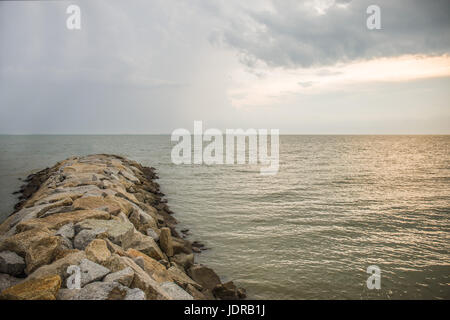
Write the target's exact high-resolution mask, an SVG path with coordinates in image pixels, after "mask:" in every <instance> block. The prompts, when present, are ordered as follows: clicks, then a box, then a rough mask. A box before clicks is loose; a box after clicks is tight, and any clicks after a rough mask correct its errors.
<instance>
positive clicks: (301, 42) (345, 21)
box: [214, 0, 450, 67]
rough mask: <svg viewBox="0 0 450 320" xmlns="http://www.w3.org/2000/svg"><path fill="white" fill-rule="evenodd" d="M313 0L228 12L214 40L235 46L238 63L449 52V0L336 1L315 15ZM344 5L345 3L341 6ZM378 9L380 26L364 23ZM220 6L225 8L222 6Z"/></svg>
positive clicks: (291, 62) (321, 62)
mask: <svg viewBox="0 0 450 320" xmlns="http://www.w3.org/2000/svg"><path fill="white" fill-rule="evenodd" d="M310 2H311V1H309V2H308V1H306V2H301V1H297V0H283V1H276V0H273V1H270V2H269V3H270V6H269V7H270V8H271V9H265V8H259V9H257V8H248V7H247V8H242V9H241V11H240V12H239V14H236V15H234V16H227V17H226V18H227V19H229V21H228V25H227V27H226V28H225V29H224V30H223V31H222V32H221V33H220V34H216V37H215V38H214V40H215V41H216V42H220V43H222V44H225V45H227V46H230V47H232V48H235V49H237V50H238V51H239V52H240V53H241V55H242V56H243V58H242V59H241V61H242V63H244V64H246V65H248V66H249V67H252V66H253V65H254V64H255V61H258V60H259V61H263V62H265V63H267V64H268V65H269V66H283V67H297V66H302V67H309V66H317V65H331V64H334V63H336V62H341V61H342V62H345V61H351V60H355V59H369V58H375V57H385V56H397V55H401V54H443V53H448V52H449V51H450V16H449V15H450V2H449V1H448V0H430V1H422V0H406V1H392V0H378V1H373V0H370V1H338V2H336V3H335V4H334V5H333V6H331V7H330V8H328V10H326V11H325V14H323V15H318V14H317V12H315V10H314V9H313V8H312V7H311V6H310V5H308V4H310ZM341 4H347V6H344V7H343V6H341ZM371 4H377V5H378V6H380V8H381V22H382V30H373V31H371V30H368V29H367V28H366V19H367V16H368V15H367V14H366V9H367V7H368V6H369V5H371ZM222 9H223V8H222Z"/></svg>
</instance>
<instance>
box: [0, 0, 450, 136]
mask: <svg viewBox="0 0 450 320" xmlns="http://www.w3.org/2000/svg"><path fill="white" fill-rule="evenodd" d="M69 4H77V5H78V6H79V7H80V8H81V30H68V29H67V28H66V19H67V18H68V16H69V15H68V14H67V13H66V8H67V6H68V5H69ZM371 4H377V5H378V6H379V7H380V8H381V30H368V29H367V27H366V19H367V17H368V14H367V13H366V9H367V7H368V6H369V5H371ZM449 15H450V2H449V1H447V0H442V1H440V0H430V1H423V0H403V1H400V0H398V1H392V0H377V1H372V0H371V1H349V0H348V1H347V0H337V1H333V0H328V1H327V0H322V1H319V0H310V1H309V0H308V1H298V0H279V1H272V0H257V1H238V0H216V1H206V0H205V1H200V0H193V1H192V0H189V1H188V0H184V1H183V0H181V1H170V0H169V1H168V0H156V1H143V0H142V1H141V0H133V1H122V0H104V1H103V0H94V1H70V2H66V1H1V2H0V133H1V134H153V133H171V132H172V131H173V130H174V129H176V128H187V129H189V130H191V131H192V127H193V122H194V120H202V121H203V123H204V127H205V128H213V127H215V128H219V129H222V130H223V129H225V128H278V129H280V133H282V134H283V133H285V134H288V133H298V134H365V133H368V134H434V133H436V134H450V104H449V102H450V90H449V89H450V56H449V54H450V17H449Z"/></svg>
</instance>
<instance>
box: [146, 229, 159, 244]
mask: <svg viewBox="0 0 450 320" xmlns="http://www.w3.org/2000/svg"><path fill="white" fill-rule="evenodd" d="M145 233H146V234H147V235H148V236H149V237H152V239H153V240H155V241H159V234H158V233H156V231H155V230H154V229H152V228H147V230H146V232H145Z"/></svg>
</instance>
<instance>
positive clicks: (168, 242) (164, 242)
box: [159, 228, 173, 257]
mask: <svg viewBox="0 0 450 320" xmlns="http://www.w3.org/2000/svg"><path fill="white" fill-rule="evenodd" d="M159 244H160V245H161V249H162V250H163V251H164V252H165V253H166V254H167V256H169V257H171V256H173V244H172V235H171V233H170V229H169V228H161V233H160V235H159Z"/></svg>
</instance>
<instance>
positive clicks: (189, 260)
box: [170, 253, 194, 269]
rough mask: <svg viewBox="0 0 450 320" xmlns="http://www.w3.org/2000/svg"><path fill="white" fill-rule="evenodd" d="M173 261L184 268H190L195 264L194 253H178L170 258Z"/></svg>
mask: <svg viewBox="0 0 450 320" xmlns="http://www.w3.org/2000/svg"><path fill="white" fill-rule="evenodd" d="M170 261H171V262H175V263H176V264H178V265H179V266H182V267H183V268H184V269H189V267H191V266H192V265H193V264H194V254H193V253H190V254H186V253H178V254H176V255H174V256H173V257H171V258H170Z"/></svg>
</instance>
